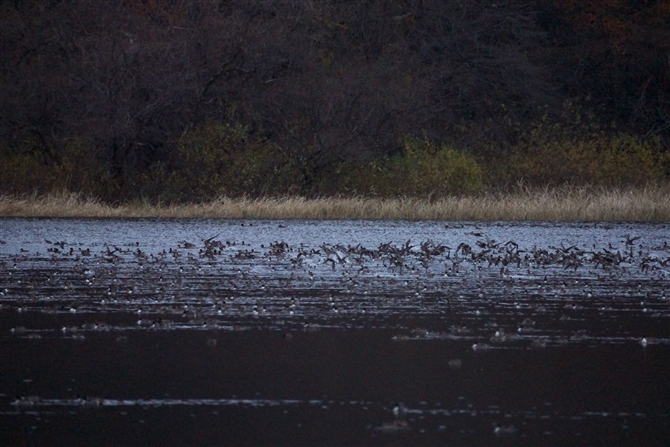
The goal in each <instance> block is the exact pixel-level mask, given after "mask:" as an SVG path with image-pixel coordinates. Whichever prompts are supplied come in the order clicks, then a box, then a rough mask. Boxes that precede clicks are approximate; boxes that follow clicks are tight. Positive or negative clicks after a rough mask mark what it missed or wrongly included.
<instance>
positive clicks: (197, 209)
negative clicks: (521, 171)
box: [0, 185, 670, 222]
mask: <svg viewBox="0 0 670 447" xmlns="http://www.w3.org/2000/svg"><path fill="white" fill-rule="evenodd" d="M9 217H24V218H222V219H316V220H344V219H369V220H444V221H461V220H468V221H587V222H588V221H590V222H669V221H670V185H661V186H647V187H640V188H609V189H605V188H593V187H562V188H545V189H540V190H534V191H533V190H521V191H519V192H512V193H487V194H483V195H480V196H472V197H445V198H440V199H436V200H427V199H421V198H394V199H379V198H366V197H351V198H342V197H335V198H316V199H306V198H303V197H280V198H260V199H250V198H236V199H229V198H225V197H223V198H220V199H217V200H214V201H211V202H208V203H201V204H175V205H166V204H161V203H158V204H151V203H149V202H148V201H136V202H130V203H127V204H122V205H116V206H113V205H108V204H105V203H103V202H102V201H100V200H98V199H95V198H87V197H84V196H83V195H81V194H77V193H59V194H50V195H45V196H37V195H33V196H0V218H9Z"/></svg>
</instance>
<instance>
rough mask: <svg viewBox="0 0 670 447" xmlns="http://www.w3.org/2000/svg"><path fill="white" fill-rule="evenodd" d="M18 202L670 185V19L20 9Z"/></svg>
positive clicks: (11, 155)
mask: <svg viewBox="0 0 670 447" xmlns="http://www.w3.org/2000/svg"><path fill="white" fill-rule="evenodd" d="M0 54H2V62H1V69H2V75H1V77H0V194H32V193H38V194H40V193H48V192H51V191H78V192H83V193H84V194H90V195H93V196H96V197H99V198H101V199H102V200H105V201H110V202H115V201H126V200H129V199H136V198H144V199H149V200H161V201H163V202H184V201H206V200H210V199H212V198H214V197H218V196H223V195H225V196H249V197H257V196H280V195H287V194H288V195H291V194H292V195H301V196H306V197H313V196H331V195H366V196H380V197H393V196H428V197H439V196H444V195H460V194H476V193H478V192H480V191H483V190H487V189H488V190H490V189H491V188H501V189H504V188H506V187H508V186H510V185H516V184H518V183H519V182H523V183H524V184H527V185H530V186H534V185H561V184H566V183H567V184H598V185H612V186H618V185H622V184H642V183H645V182H648V181H667V180H668V179H669V178H670V2H668V1H664V0H663V1H632V0H614V1H612V0H589V1H574V0H534V1H527V0H526V1H521V0H509V1H505V0H493V1H483V0H482V1H480V0H461V1H439V0H348V1H340V0H304V1H302V0H301V1H293V0H198V1H193V0H110V1H93V0H68V1H58V0H43V1H38V0H34V1H29V0H25V1H24V0H14V1H2V2H0Z"/></svg>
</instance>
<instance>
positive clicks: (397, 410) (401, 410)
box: [393, 402, 407, 420]
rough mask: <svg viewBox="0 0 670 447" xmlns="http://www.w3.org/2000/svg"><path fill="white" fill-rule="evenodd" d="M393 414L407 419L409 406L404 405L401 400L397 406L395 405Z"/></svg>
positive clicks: (397, 417) (398, 417)
mask: <svg viewBox="0 0 670 447" xmlns="http://www.w3.org/2000/svg"><path fill="white" fill-rule="evenodd" d="M393 415H394V416H395V417H396V419H401V420H402V419H405V417H406V416H407V407H405V405H403V404H402V403H401V402H397V403H396V405H395V407H393Z"/></svg>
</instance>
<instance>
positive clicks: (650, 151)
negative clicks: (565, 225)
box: [501, 132, 670, 186]
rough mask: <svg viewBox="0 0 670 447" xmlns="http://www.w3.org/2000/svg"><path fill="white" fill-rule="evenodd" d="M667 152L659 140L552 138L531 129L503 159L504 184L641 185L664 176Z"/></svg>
mask: <svg viewBox="0 0 670 447" xmlns="http://www.w3.org/2000/svg"><path fill="white" fill-rule="evenodd" d="M669 163H670V154H669V153H668V152H664V151H663V147H662V144H661V142H660V140H659V139H650V140H642V139H640V138H639V137H636V136H632V135H626V134H618V135H614V136H607V135H604V134H601V133H596V134H593V135H589V136H586V137H582V138H578V139H552V138H551V136H550V135H546V134H543V133H541V132H534V133H532V135H531V138H530V139H529V140H528V141H526V142H524V143H522V144H520V145H519V146H517V147H516V148H514V150H513V153H512V154H511V156H510V157H509V159H508V160H507V162H506V163H504V162H503V163H502V164H501V166H506V167H507V173H506V177H507V180H508V182H515V181H519V180H523V181H525V182H528V183H529V184H531V185H560V184H576V185H585V184H592V185H602V186H623V185H641V184H644V183H647V182H650V181H652V182H653V181H661V180H663V179H665V178H667V176H668V167H669V166H670V164H669Z"/></svg>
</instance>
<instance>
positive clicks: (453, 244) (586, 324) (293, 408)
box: [0, 219, 670, 446]
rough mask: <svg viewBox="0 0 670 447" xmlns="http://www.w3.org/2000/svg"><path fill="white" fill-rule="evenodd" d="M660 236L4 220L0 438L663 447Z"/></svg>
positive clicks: (664, 266)
mask: <svg viewBox="0 0 670 447" xmlns="http://www.w3.org/2000/svg"><path fill="white" fill-rule="evenodd" d="M669 295H670V225H668V224H653V225H646V224H592V223H590V224H586V223H541V224H538V223H478V222H463V223H457V222H409V221H399V222H398V221H393V222H391V221H325V222H324V221H242V220H150V219H147V220H70V219H2V220H0V444H1V445H8V446H22V445H157V444H160V445H306V444H308V445H333V444H335V445H343V444H346V445H399V444H402V445H465V444H467V445H659V446H661V445H669V444H670V301H668V299H669Z"/></svg>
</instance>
